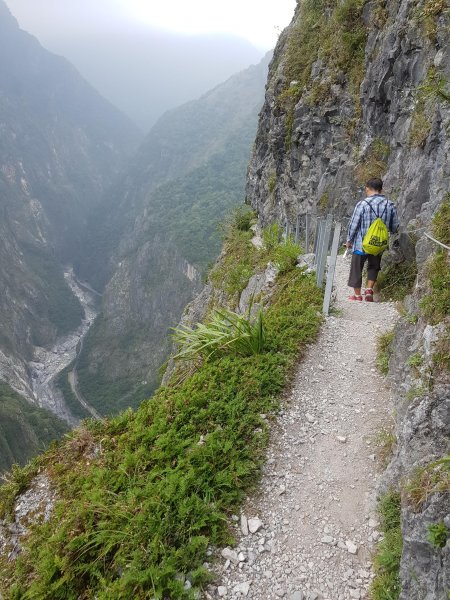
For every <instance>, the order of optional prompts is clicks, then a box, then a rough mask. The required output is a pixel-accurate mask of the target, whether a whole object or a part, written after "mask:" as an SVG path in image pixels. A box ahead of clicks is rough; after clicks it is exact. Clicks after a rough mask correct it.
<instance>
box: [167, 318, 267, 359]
mask: <svg viewBox="0 0 450 600" xmlns="http://www.w3.org/2000/svg"><path fill="white" fill-rule="evenodd" d="M249 312H250V311H249ZM265 337H266V336H265V329H264V321H263V312H262V310H260V311H259V312H258V315H257V317H256V319H254V320H252V319H251V317H250V314H249V315H248V316H247V317H246V316H243V315H238V314H236V313H234V312H232V311H230V310H226V309H220V310H216V311H215V312H214V314H213V316H212V318H211V320H210V321H209V322H208V323H198V325H197V326H196V327H195V328H191V327H188V326H180V327H178V328H176V329H174V334H173V338H174V340H175V342H176V343H177V344H178V345H179V346H180V351H179V352H178V354H176V356H175V357H174V358H175V359H176V360H177V359H178V360H181V359H182V360H195V359H196V358H198V357H199V356H201V357H203V358H205V359H206V360H209V359H210V358H212V357H213V356H215V355H217V354H224V353H230V354H232V355H234V356H251V355H252V354H261V352H262V351H263V350H264V343H265Z"/></svg>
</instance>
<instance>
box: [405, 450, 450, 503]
mask: <svg viewBox="0 0 450 600" xmlns="http://www.w3.org/2000/svg"><path fill="white" fill-rule="evenodd" d="M449 492H450V456H449V455H447V456H444V457H443V458H441V459H440V460H436V461H434V462H432V463H430V464H428V465H426V466H425V467H418V468H417V469H415V470H414V472H413V473H412V475H411V476H410V477H409V479H408V481H407V482H406V485H405V493H406V498H407V500H408V502H409V504H410V505H411V506H412V508H413V510H414V511H416V512H419V511H420V510H421V509H422V507H423V505H424V504H425V503H426V502H427V501H428V499H429V498H430V496H432V495H434V494H448V493H449Z"/></svg>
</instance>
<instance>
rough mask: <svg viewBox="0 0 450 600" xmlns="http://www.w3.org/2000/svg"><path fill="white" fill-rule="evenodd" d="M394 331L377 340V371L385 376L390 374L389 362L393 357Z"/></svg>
mask: <svg viewBox="0 0 450 600" xmlns="http://www.w3.org/2000/svg"><path fill="white" fill-rule="evenodd" d="M394 336H395V333H394V331H388V332H386V333H383V334H382V335H380V337H379V338H378V340H377V360H376V363H377V369H378V370H379V371H380V373H382V374H383V375H387V374H388V373H389V360H390V358H391V355H392V343H393V341H394Z"/></svg>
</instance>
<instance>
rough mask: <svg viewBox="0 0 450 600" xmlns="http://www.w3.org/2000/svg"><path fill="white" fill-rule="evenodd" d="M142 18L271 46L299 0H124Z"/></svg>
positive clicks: (170, 27)
mask: <svg viewBox="0 0 450 600" xmlns="http://www.w3.org/2000/svg"><path fill="white" fill-rule="evenodd" d="M122 2H123V4H124V5H125V6H126V7H127V9H128V10H131V11H132V12H133V14H134V15H135V16H136V17H137V18H138V19H140V20H141V21H143V22H145V23H148V24H150V25H153V26H156V27H159V28H161V29H167V30H170V31H177V32H183V33H188V34H199V33H200V34H205V33H228V34H234V35H237V36H239V37H243V38H246V39H248V40H249V41H251V42H252V43H253V44H255V45H256V46H260V47H262V48H271V47H273V46H274V45H275V42H276V39H277V36H278V34H279V32H280V30H281V29H283V28H284V27H286V25H288V24H289V22H290V20H291V18H292V16H293V14H294V10H295V5H296V0H221V1H218V0H162V1H161V0H122Z"/></svg>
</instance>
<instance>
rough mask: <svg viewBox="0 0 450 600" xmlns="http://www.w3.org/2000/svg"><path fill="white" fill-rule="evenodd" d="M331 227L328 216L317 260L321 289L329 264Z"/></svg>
mask: <svg viewBox="0 0 450 600" xmlns="http://www.w3.org/2000/svg"><path fill="white" fill-rule="evenodd" d="M331 225H332V221H331V215H328V216H327V219H326V221H325V224H324V226H323V232H322V236H321V240H320V248H319V251H318V255H319V258H318V260H317V285H318V287H320V288H321V287H322V285H323V276H324V274H325V267H326V263H327V257H328V246H329V245H330V236H331Z"/></svg>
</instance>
